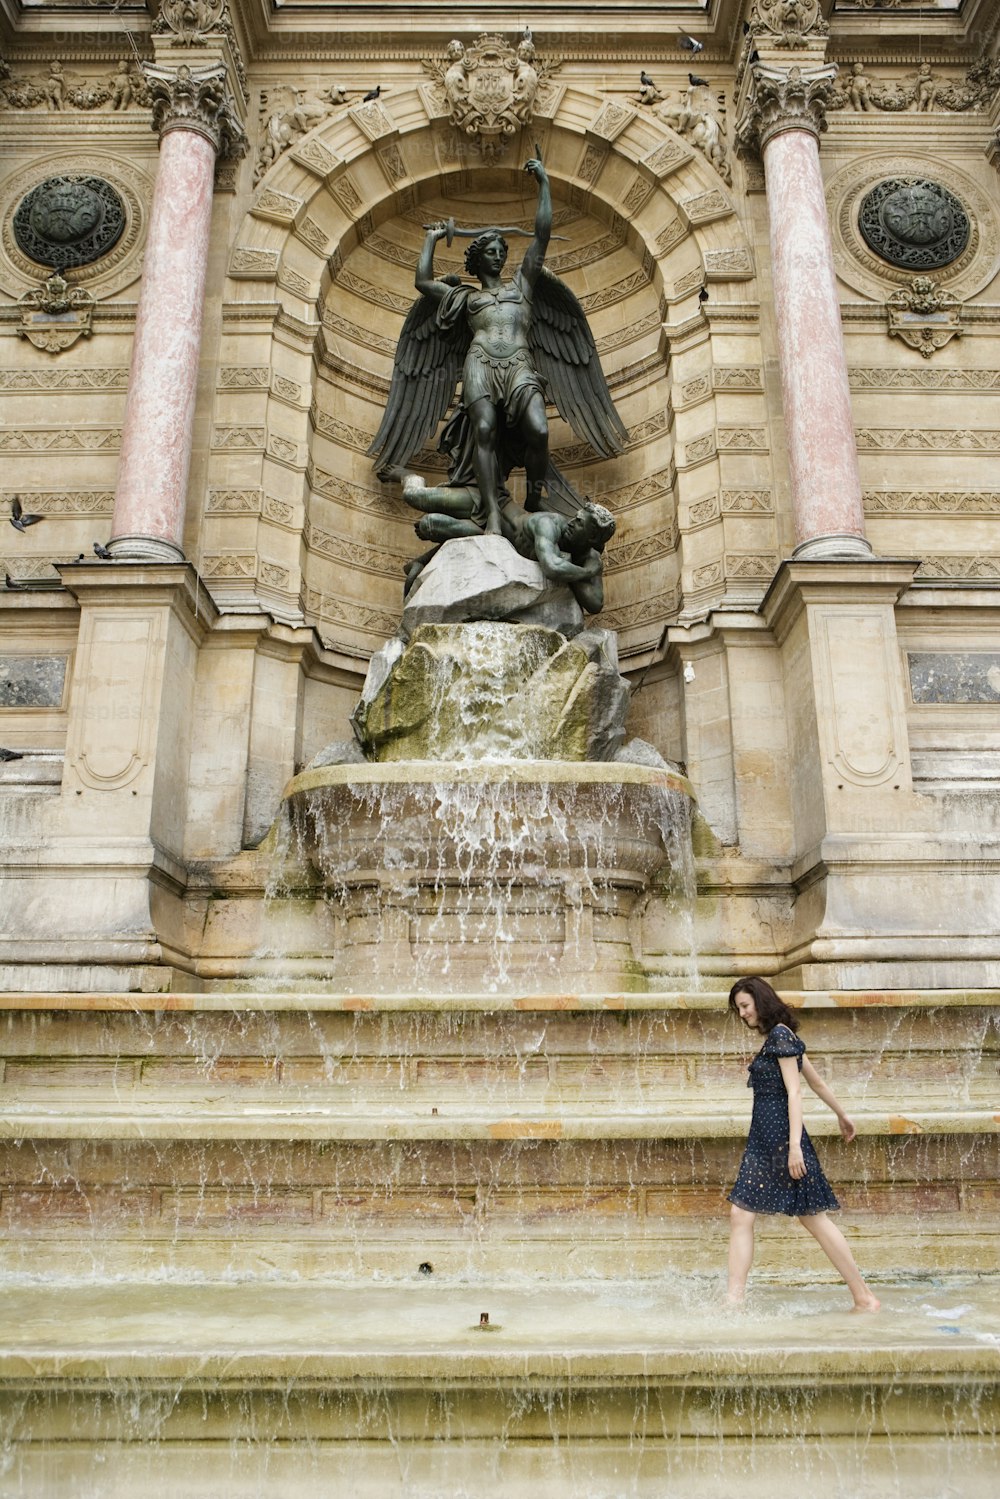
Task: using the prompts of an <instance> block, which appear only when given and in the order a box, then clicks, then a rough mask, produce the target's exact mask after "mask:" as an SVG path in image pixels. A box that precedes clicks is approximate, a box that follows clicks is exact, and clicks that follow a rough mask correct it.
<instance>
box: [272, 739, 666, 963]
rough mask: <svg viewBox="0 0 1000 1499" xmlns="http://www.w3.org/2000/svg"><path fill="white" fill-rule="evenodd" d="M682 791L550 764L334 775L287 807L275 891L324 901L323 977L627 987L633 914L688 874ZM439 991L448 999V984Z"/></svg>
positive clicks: (313, 780) (655, 777) (414, 767)
mask: <svg viewBox="0 0 1000 1499" xmlns="http://www.w3.org/2000/svg"><path fill="white" fill-rule="evenodd" d="M691 803H692V797H691V788H690V785H689V784H688V782H687V781H686V780H685V778H684V777H683V776H681V775H678V774H677V773H676V772H673V771H670V770H668V769H665V768H663V769H660V768H651V767H648V766H644V765H635V764H631V763H621V764H619V763H589V762H585V763H580V762H575V761H573V762H571V761H552V760H513V761H512V760H504V761H476V762H471V763H466V762H445V763H440V762H436V761H407V762H395V763H391V764H368V765H332V766H323V767H321V768H318V769H314V770H307V771H304V772H303V773H302V774H301V775H298V776H296V777H295V778H294V779H293V780H292V781H291V782H290V783H289V785H288V787H287V788H286V790H285V793H284V807H285V810H286V832H287V841H286V845H285V870H284V873H283V875H282V877H281V879H280V880H279V882H278V885H277V887H276V889H275V890H274V891H273V892H272V896H271V899H272V901H273V900H274V899H276V898H280V895H281V894H283V893H287V894H288V895H294V896H301V894H302V892H303V889H304V888H311V889H312V892H313V893H314V894H315V893H316V892H317V891H318V892H321V893H322V895H323V896H324V897H325V899H326V900H327V901H328V902H329V903H330V907H331V910H332V912H333V915H334V941H333V946H334V951H333V952H332V953H331V954H330V955H329V956H330V958H331V960H332V968H331V977H332V978H334V979H335V980H336V979H339V978H341V977H347V976H348V975H353V976H354V982H355V983H356V982H357V975H358V974H359V973H364V974H365V975H366V977H368V976H370V978H369V983H370V984H371V986H372V987H373V988H374V989H375V991H376V992H377V991H378V990H379V989H382V988H384V987H386V986H388V987H389V988H398V987H400V986H401V985H415V986H416V987H418V988H419V987H421V986H422V982H421V981H422V980H423V981H425V982H426V984H427V985H428V986H433V987H434V988H435V990H440V988H441V984H442V979H443V978H444V979H446V980H450V981H451V983H452V984H465V985H467V984H470V983H471V984H475V985H480V984H485V985H486V986H487V987H490V988H496V987H504V986H505V985H506V983H507V982H508V981H510V982H516V983H518V984H519V985H520V986H521V987H524V986H525V985H527V987H528V988H529V989H536V988H544V987H546V985H551V984H552V982H553V979H554V978H555V977H557V976H558V981H559V982H560V984H565V983H566V982H567V980H568V979H571V978H572V977H573V975H590V976H594V975H599V976H600V978H601V981H602V982H606V983H609V984H615V985H622V986H624V987H629V985H630V982H631V981H632V980H633V979H634V978H635V976H636V973H637V966H638V962H639V959H640V957H641V935H640V933H639V930H638V920H637V918H638V916H639V915H640V914H641V910H642V908H643V906H644V904H645V902H646V900H647V899H648V898H649V897H650V896H651V895H652V893H653V891H654V889H656V890H660V891H662V892H664V894H665V896H668V895H669V892H670V890H671V889H672V888H673V887H674V886H675V885H676V884H677V881H678V880H679V879H684V878H686V877H687V871H688V866H689V864H690V808H691ZM449 987H450V985H449Z"/></svg>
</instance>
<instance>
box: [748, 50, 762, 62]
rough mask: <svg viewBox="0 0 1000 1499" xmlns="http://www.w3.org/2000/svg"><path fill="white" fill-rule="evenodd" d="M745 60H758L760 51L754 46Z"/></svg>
mask: <svg viewBox="0 0 1000 1499" xmlns="http://www.w3.org/2000/svg"><path fill="white" fill-rule="evenodd" d="M747 60H748V61H749V62H751V63H755V62H760V53H759V52H758V51H757V48H756V47H755V48H754V49H753V51H752V52H751V53H750V56H749V58H748V59H747Z"/></svg>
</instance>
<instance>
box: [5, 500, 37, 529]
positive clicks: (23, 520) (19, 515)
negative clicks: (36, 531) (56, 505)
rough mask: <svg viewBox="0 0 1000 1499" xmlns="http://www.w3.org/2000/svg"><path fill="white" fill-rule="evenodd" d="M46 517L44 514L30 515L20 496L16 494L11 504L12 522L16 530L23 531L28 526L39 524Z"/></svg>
mask: <svg viewBox="0 0 1000 1499" xmlns="http://www.w3.org/2000/svg"><path fill="white" fill-rule="evenodd" d="M44 519H45V516H44V515H28V514H27V513H26V512H25V511H24V510H23V509H22V507H21V500H20V496H19V495H15V496H14V498H13V500H12V501H11V506H10V523H11V525H12V526H13V527H14V530H15V531H23V530H25V529H26V528H27V527H28V526H37V525H38V522H39V521H40V520H44Z"/></svg>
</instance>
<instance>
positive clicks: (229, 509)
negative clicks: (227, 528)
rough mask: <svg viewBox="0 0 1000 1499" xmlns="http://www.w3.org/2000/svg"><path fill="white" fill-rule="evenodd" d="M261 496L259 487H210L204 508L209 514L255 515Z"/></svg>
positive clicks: (257, 511) (258, 511)
mask: <svg viewBox="0 0 1000 1499" xmlns="http://www.w3.org/2000/svg"><path fill="white" fill-rule="evenodd" d="M262 496H263V491H262V490H260V489H210V490H209V491H208V501H207V504H206V506H205V509H206V512H207V513H208V514H209V515H257V514H259V513H260V509H261V504H262Z"/></svg>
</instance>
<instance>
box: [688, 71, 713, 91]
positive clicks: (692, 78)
mask: <svg viewBox="0 0 1000 1499" xmlns="http://www.w3.org/2000/svg"><path fill="white" fill-rule="evenodd" d="M688 83H690V85H691V87H692V88H711V87H712V85H711V84H710V83H709V81H708V79H707V78H699V76H698V74H697V73H689V74H688Z"/></svg>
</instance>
